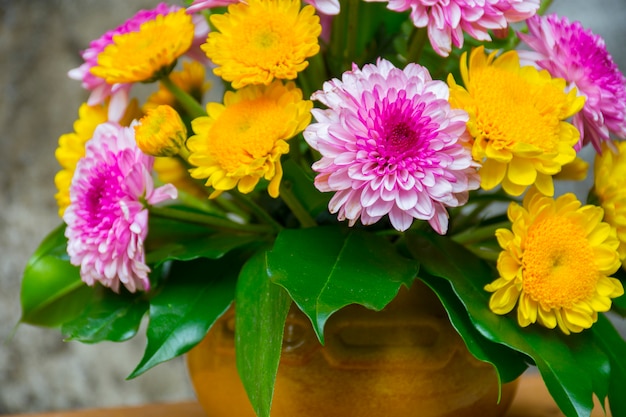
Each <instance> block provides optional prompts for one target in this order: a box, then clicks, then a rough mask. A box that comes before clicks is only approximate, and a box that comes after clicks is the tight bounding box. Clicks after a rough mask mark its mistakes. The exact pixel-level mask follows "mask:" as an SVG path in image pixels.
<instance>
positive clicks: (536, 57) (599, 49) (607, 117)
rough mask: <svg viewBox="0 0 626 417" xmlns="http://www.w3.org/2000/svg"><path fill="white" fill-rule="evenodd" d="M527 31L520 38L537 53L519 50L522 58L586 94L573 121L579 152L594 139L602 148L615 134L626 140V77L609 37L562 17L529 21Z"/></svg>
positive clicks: (596, 147) (594, 145)
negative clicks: (578, 136)
mask: <svg viewBox="0 0 626 417" xmlns="http://www.w3.org/2000/svg"><path fill="white" fill-rule="evenodd" d="M527 23H528V30H529V33H528V34H523V33H520V34H519V37H520V38H521V39H522V40H523V41H524V42H526V43H527V44H528V45H529V46H530V48H531V49H532V51H520V53H519V55H520V58H521V59H522V61H524V62H526V63H532V64H535V65H536V66H538V67H539V68H543V69H546V70H548V72H549V73H550V74H552V76H553V77H559V78H563V79H565V80H566V81H567V82H568V83H570V85H571V87H576V88H577V89H578V91H579V92H580V93H581V94H582V95H584V96H585V97H586V101H585V106H584V107H583V110H582V111H581V112H580V113H578V114H577V115H575V116H574V120H573V124H574V126H576V128H577V129H578V130H579V131H580V132H581V139H580V141H579V142H578V144H577V145H576V150H579V149H580V148H581V147H583V146H584V145H586V144H588V143H592V144H593V147H594V148H595V149H596V151H597V152H601V149H602V147H601V144H602V142H606V141H608V140H610V135H611V134H613V135H615V136H617V137H619V138H622V139H624V138H626V78H625V77H624V75H623V74H622V73H621V72H620V70H619V68H618V67H617V65H616V64H615V62H614V61H613V58H612V57H611V55H610V54H609V53H608V51H607V50H606V46H605V44H604V40H603V39H602V38H601V37H600V36H598V35H595V34H594V33H593V32H591V31H590V30H585V28H583V26H582V25H581V23H580V22H573V23H570V21H569V20H568V19H567V18H565V17H564V18H559V17H558V16H557V15H554V14H552V15H549V16H544V17H540V16H535V17H533V18H532V19H529V20H528V22H527Z"/></svg>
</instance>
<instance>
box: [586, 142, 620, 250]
mask: <svg viewBox="0 0 626 417" xmlns="http://www.w3.org/2000/svg"><path fill="white" fill-rule="evenodd" d="M594 176H595V179H594V182H595V184H594V189H593V192H594V194H595V195H596V197H597V198H598V202H599V205H600V206H601V207H602V208H603V209H604V221H605V222H607V223H608V224H610V225H611V226H613V227H615V229H616V230H617V238H618V239H619V241H620V246H619V254H620V259H622V260H626V189H625V188H624V185H625V184H626V142H621V141H614V142H613V144H612V145H611V146H608V145H607V144H606V142H603V143H602V154H601V155H600V154H598V155H596V158H595V165H594Z"/></svg>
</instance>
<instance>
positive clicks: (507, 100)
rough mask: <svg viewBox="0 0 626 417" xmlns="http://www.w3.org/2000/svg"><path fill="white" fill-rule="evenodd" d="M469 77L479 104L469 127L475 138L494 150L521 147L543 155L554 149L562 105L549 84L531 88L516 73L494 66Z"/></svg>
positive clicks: (553, 88)
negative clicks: (526, 147) (532, 149)
mask: <svg viewBox="0 0 626 417" xmlns="http://www.w3.org/2000/svg"><path fill="white" fill-rule="evenodd" d="M522 70H523V69H522ZM471 77H472V81H471V89H472V90H471V94H472V95H473V96H474V98H475V100H476V103H480V106H479V107H480V111H479V112H477V114H476V121H475V123H474V124H473V126H471V127H470V128H471V129H472V135H473V136H474V137H476V138H485V139H486V140H487V141H488V142H489V144H490V145H491V146H493V147H494V148H495V149H511V148H512V147H514V146H515V145H517V144H522V143H524V144H530V145H534V146H536V147H538V148H540V149H542V150H543V151H546V152H550V151H554V150H555V149H556V146H557V144H558V140H559V134H560V123H559V120H558V115H560V114H561V108H562V107H563V105H564V104H565V103H564V99H563V97H564V95H563V91H559V90H557V89H556V88H555V87H554V86H552V85H551V84H549V83H544V84H542V85H538V84H533V83H531V82H528V81H527V80H526V79H524V78H522V77H521V76H520V75H519V74H517V73H515V72H511V71H507V70H504V69H501V68H497V67H493V66H488V67H485V68H481V69H480V70H476V71H474V72H473V73H472V74H471ZM503 109H504V110H503Z"/></svg>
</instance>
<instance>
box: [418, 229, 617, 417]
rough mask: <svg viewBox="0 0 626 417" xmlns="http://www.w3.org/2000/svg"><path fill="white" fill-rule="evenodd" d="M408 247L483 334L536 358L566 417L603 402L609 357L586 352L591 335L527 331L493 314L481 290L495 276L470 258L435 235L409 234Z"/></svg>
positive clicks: (590, 350) (535, 328) (595, 351)
mask: <svg viewBox="0 0 626 417" xmlns="http://www.w3.org/2000/svg"><path fill="white" fill-rule="evenodd" d="M407 243H408V247H409V250H410V251H411V253H412V254H413V256H414V257H415V258H416V259H417V260H419V261H421V262H422V268H423V269H424V270H426V271H427V272H428V273H430V274H431V275H434V276H437V277H441V278H445V279H447V280H448V281H450V283H451V284H452V287H453V289H454V292H455V293H456V295H457V296H458V298H459V299H460V300H461V301H462V302H463V304H464V305H465V308H466V309H467V311H468V313H469V317H470V319H471V321H472V323H473V325H474V326H475V327H476V329H477V330H478V331H479V332H480V333H482V334H483V335H484V336H485V337H486V338H488V339H489V340H491V341H493V342H496V343H501V344H503V345H505V346H508V347H510V348H512V349H515V350H517V351H519V352H521V353H523V354H525V355H527V356H529V357H531V358H532V360H533V361H534V362H535V364H536V365H537V368H538V369H539V371H540V372H541V375H542V377H543V380H544V382H545V383H546V386H547V388H548V390H549V391H550V394H551V395H552V397H553V398H554V400H555V401H556V403H557V405H558V406H559V408H560V409H561V411H562V412H563V413H564V414H565V415H567V416H571V417H573V416H579V417H583V416H589V414H590V413H591V410H592V409H593V394H594V392H596V393H597V394H598V396H599V397H601V395H602V387H605V386H606V379H607V378H608V374H607V372H606V370H607V369H608V367H607V361H608V358H607V357H606V355H604V354H603V353H602V352H601V351H600V350H599V349H595V348H587V347H586V345H588V344H589V343H593V342H592V340H591V342H590V334H589V332H586V333H583V334H573V335H569V336H565V335H563V334H561V333H560V331H558V330H549V329H545V328H542V327H540V326H538V325H535V326H531V327H529V328H525V329H523V328H521V327H520V326H519V325H518V324H517V321H516V320H515V318H513V317H512V316H511V315H506V316H498V315H496V314H494V313H492V312H491V311H490V310H489V308H488V304H489V296H490V294H489V293H487V292H486V291H484V289H483V287H484V285H485V284H487V283H488V282H490V281H491V280H492V279H493V278H494V273H493V271H492V270H491V269H490V268H489V267H488V266H487V264H485V263H484V262H482V261H481V260H479V259H478V258H476V256H474V255H473V254H472V253H471V252H469V251H467V250H465V249H464V248H463V247H462V246H459V245H457V244H456V243H454V242H453V241H452V240H451V239H449V238H446V237H442V236H438V235H435V234H433V233H425V232H413V233H410V234H408V235H407Z"/></svg>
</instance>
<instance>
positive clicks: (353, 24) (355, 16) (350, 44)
mask: <svg viewBox="0 0 626 417" xmlns="http://www.w3.org/2000/svg"><path fill="white" fill-rule="evenodd" d="M360 2H361V0H348V27H347V28H346V31H347V33H346V35H347V36H346V45H345V48H344V52H343V62H344V65H343V68H350V66H351V64H352V63H353V62H354V60H355V58H356V46H357V45H356V40H357V35H358V33H359V3H360Z"/></svg>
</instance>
